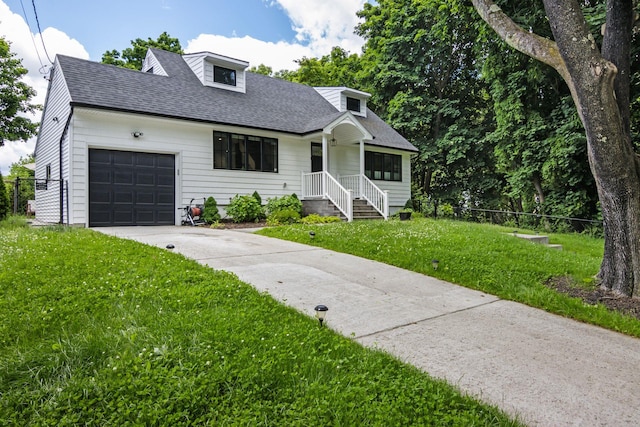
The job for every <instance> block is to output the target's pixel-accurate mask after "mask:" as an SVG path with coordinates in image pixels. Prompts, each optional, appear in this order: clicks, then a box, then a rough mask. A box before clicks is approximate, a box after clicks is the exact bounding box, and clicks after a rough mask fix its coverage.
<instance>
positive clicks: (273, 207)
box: [265, 193, 302, 216]
mask: <svg viewBox="0 0 640 427" xmlns="http://www.w3.org/2000/svg"><path fill="white" fill-rule="evenodd" d="M282 210H293V211H296V212H297V213H298V216H302V202H301V201H300V199H298V196H296V195H295V193H294V194H291V195H289V196H282V197H274V198H273V199H268V200H267V206H266V207H265V211H266V212H267V216H269V215H272V214H274V213H276V212H278V211H282Z"/></svg>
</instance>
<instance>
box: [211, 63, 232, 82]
mask: <svg viewBox="0 0 640 427" xmlns="http://www.w3.org/2000/svg"><path fill="white" fill-rule="evenodd" d="M213 81H214V82H216V83H222V84H223V85H229V86H235V85H236V71H235V70H232V69H230V68H224V67H218V66H217V65H215V66H214V67H213Z"/></svg>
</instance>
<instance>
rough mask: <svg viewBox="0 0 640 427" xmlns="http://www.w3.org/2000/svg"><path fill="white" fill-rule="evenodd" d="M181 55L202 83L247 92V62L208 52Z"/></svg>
mask: <svg viewBox="0 0 640 427" xmlns="http://www.w3.org/2000/svg"><path fill="white" fill-rule="evenodd" d="M182 57H183V59H184V61H185V62H186V63H187V65H189V68H191V70H192V71H193V73H194V74H195V75H196V76H197V77H198V79H199V80H200V82H201V83H202V84H203V85H205V86H211V87H216V88H219V89H225V90H230V91H234V92H241V93H246V92H247V83H246V82H247V78H246V69H247V68H248V67H249V63H248V62H246V61H241V60H239V59H234V58H229V57H227V56H223V55H217V54H214V53H210V52H199V53H190V54H186V55H183V56H182Z"/></svg>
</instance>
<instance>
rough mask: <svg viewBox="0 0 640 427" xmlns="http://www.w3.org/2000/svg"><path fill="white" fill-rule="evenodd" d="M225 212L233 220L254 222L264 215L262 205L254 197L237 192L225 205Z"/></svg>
mask: <svg viewBox="0 0 640 427" xmlns="http://www.w3.org/2000/svg"><path fill="white" fill-rule="evenodd" d="M227 214H228V215H229V216H230V217H231V219H233V222H255V221H258V220H260V219H261V218H262V217H263V216H264V212H263V210H262V206H260V203H258V200H257V199H256V198H255V197H253V196H239V195H237V194H236V195H235V197H234V198H233V199H231V202H230V203H229V206H227Z"/></svg>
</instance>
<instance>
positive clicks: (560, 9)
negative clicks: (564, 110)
mask: <svg viewBox="0 0 640 427" xmlns="http://www.w3.org/2000/svg"><path fill="white" fill-rule="evenodd" d="M472 2H473V5H474V7H475V8H476V10H478V12H479V14H480V16H482V18H483V19H484V20H485V21H486V22H487V23H488V24H489V25H490V26H491V27H492V28H493V29H494V30H495V31H496V32H497V33H498V34H499V35H500V37H501V38H503V39H504V40H505V41H506V42H507V43H508V44H510V45H511V46H513V47H514V48H516V49H518V50H520V51H521V52H523V53H525V54H527V55H529V56H531V57H533V58H535V59H538V60H540V61H542V62H544V63H546V64H549V65H551V66H552V67H554V68H555V69H556V70H557V71H558V72H559V73H560V74H561V75H562V77H563V78H564V80H565V81H566V82H567V84H568V86H569V89H570V90H571V94H572V96H573V100H574V102H575V104H576V107H577V109H578V113H579V114H580V118H581V120H582V123H583V125H584V128H585V131H586V135H587V151H588V156H589V165H590V167H591V172H592V174H593V176H594V178H595V182H596V185H597V189H598V196H599V199H600V205H601V209H602V217H603V219H604V233H605V247H604V257H603V261H602V265H601V268H600V272H599V273H598V277H599V279H600V281H601V285H602V286H603V287H605V288H607V289H611V290H613V291H615V292H617V293H620V294H623V295H627V296H631V295H633V296H640V173H639V169H638V162H637V161H636V156H635V153H634V151H633V148H632V146H631V143H630V137H629V132H628V128H627V126H628V124H627V123H624V120H625V113H626V112H628V107H627V108H626V110H625V108H624V107H623V108H622V109H620V108H619V106H618V101H620V100H617V99H616V94H615V93H614V82H615V81H616V76H617V74H618V70H617V68H616V66H615V65H614V64H613V63H612V62H610V61H608V60H606V59H605V58H604V57H603V56H602V55H601V54H600V50H599V49H598V46H597V45H596V43H595V40H594V38H593V35H592V34H590V32H589V28H588V26H587V24H586V22H585V19H584V16H583V14H582V10H581V8H580V5H579V2H578V1H577V0H565V1H557V0H543V2H544V6H545V10H546V13H547V16H548V18H549V23H550V24H551V30H552V32H553V36H554V39H555V42H553V41H551V40H548V39H545V38H542V37H539V36H537V35H535V34H532V33H530V32H528V31H525V30H523V29H522V28H520V27H518V26H517V25H516V24H515V23H513V21H511V19H509V17H507V16H506V15H505V14H504V13H503V12H502V11H501V10H500V8H499V7H498V6H496V5H495V4H494V3H493V2H491V1H490V0H472ZM630 8H631V1H629V0H609V1H608V4H607V27H609V28H614V27H617V25H616V23H617V22H618V20H625V19H627V18H628V17H629V16H630V15H629V14H630V13H631V12H632V10H631V9H630ZM616 13H617V15H616ZM614 16H615V17H614ZM629 19H630V18H629ZM625 28H629V27H627V26H625ZM606 31H607V32H608V31H609V29H607V30H606ZM615 43H620V44H624V43H627V46H626V52H628V49H629V46H628V43H629V38H628V37H627V38H626V39H624V38H623V39H615V36H614V34H613V33H610V34H605V47H606V48H607V49H608V50H607V51H608V52H609V53H610V55H611V56H610V58H611V60H616V59H620V57H621V56H624V52H625V47H624V46H618V47H616V49H620V50H619V51H616V49H614V48H613V47H612V46H613V44H615ZM607 46H609V47H607ZM621 66H622V69H624V67H625V65H624V64H623V63H621ZM627 72H628V71H627ZM624 84H625V83H624V82H622V83H621V81H618V84H617V86H616V91H617V92H618V93H620V94H621V95H622V96H623V98H624V91H625V89H624V88H620V86H621V85H624ZM626 84H627V85H628V83H626ZM626 91H627V92H626V93H628V87H627V88H626ZM622 102H627V103H628V95H627V98H626V100H624V99H623V100H622ZM626 114H628V113H626ZM627 117H628V115H627ZM627 120H628V119H627Z"/></svg>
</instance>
